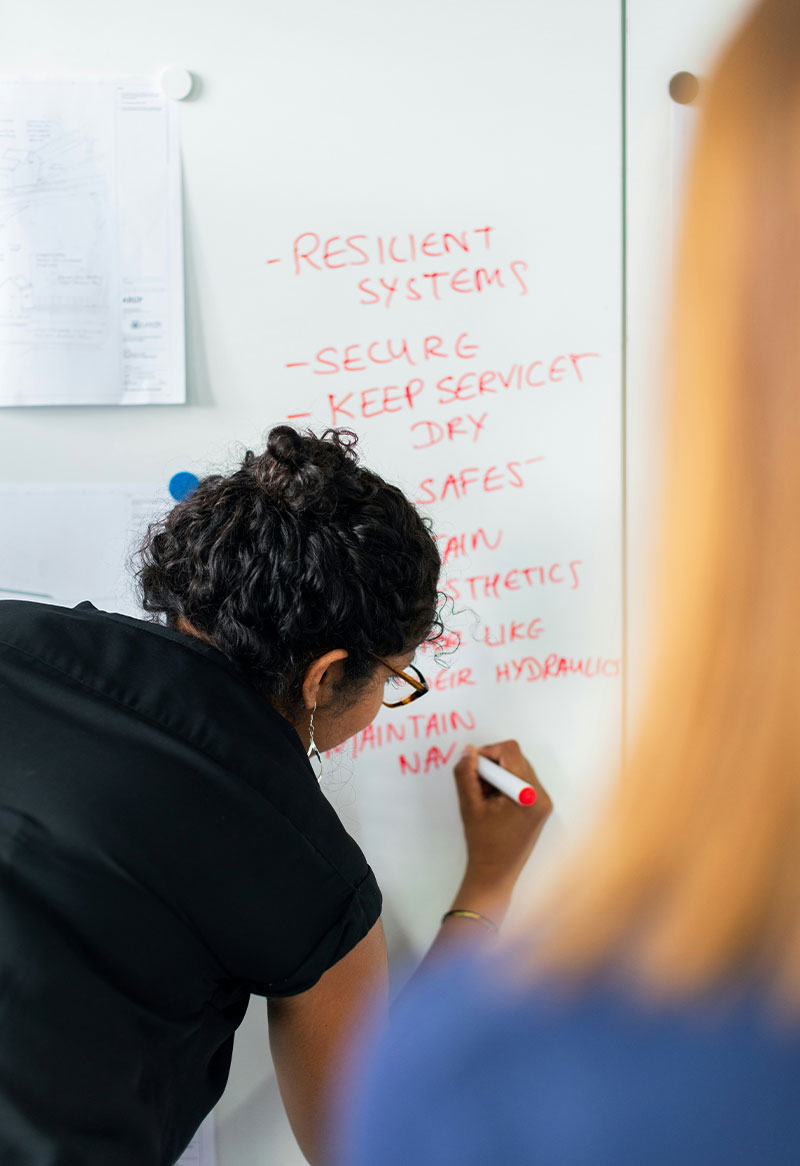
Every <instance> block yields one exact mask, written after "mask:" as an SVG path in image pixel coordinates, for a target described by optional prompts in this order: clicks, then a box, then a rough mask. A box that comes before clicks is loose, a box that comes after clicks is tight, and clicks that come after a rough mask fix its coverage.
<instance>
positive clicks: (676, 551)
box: [544, 0, 800, 1004]
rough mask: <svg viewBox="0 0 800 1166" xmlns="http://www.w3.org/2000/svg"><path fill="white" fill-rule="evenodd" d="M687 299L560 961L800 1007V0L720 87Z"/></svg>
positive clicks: (698, 175) (780, 5)
mask: <svg viewBox="0 0 800 1166" xmlns="http://www.w3.org/2000/svg"><path fill="white" fill-rule="evenodd" d="M703 104H704V108H703V111H702V114H701V125H700V129H699V137H698V142H697V147H696V151H695V157H694V163H693V167H692V173H691V179H690V188H689V195H688V203H687V207H686V211H685V217H684V228H683V240H682V251H681V257H680V263H679V270H678V276H677V283H676V297H675V311H674V344H673V353H674V363H673V371H672V376H673V380H674V385H673V396H672V402H673V408H672V426H671V442H670V454H671V457H670V462H669V476H668V478H669V480H668V505H667V514H666V521H665V530H664V544H663V552H662V560H661V574H660V579H661V587H660V598H661V602H660V605H659V608H658V610H659V611H660V613H661V620H660V633H659V640H660V648H659V649H658V651H657V653H656V660H657V667H656V669H655V673H654V681H653V685H652V691H651V693H650V699H649V701H648V703H647V709H646V713H645V715H644V717H643V720H642V724H641V728H640V730H639V732H638V734H637V737H636V740H635V742H634V745H633V747H632V749H631V753H630V759H629V762H628V764H627V765H626V767H625V772H624V773H623V775H622V780H621V782H620V784H619V786H618V788H617V790H616V791H615V793H614V795H613V796H612V799H611V802H610V804H609V805H608V806H607V808H606V811H605V815H604V817H603V820H602V823H601V824H600V825H599V826H598V827H597V829H596V831H595V832H594V834H593V836H592V837H591V839H590V840H589V843H588V845H587V846H586V848H585V849H584V850H583V851H582V852H581V855H580V857H579V859H578V861H577V863H576V864H575V865H574V867H573V868H572V869H571V870H570V871H569V873H568V875H567V877H566V879H565V881H564V882H563V883H562V884H561V885H560V886H559V889H558V894H557V897H556V902H555V903H551V904H550V916H549V917H550V918H551V919H552V920H554V923H553V925H552V927H551V929H550V933H549V935H548V938H547V941H546V943H545V956H544V962H545V965H549V966H550V967H551V968H552V967H556V968H560V969H562V970H577V971H582V970H583V971H586V970H589V969H592V968H596V967H598V966H600V965H602V964H606V963H608V962H619V961H622V962H623V963H627V964H628V965H629V966H633V967H634V968H635V969H636V971H637V974H638V975H639V977H640V978H641V979H642V980H643V982H644V983H645V984H646V985H649V986H651V987H653V988H655V989H658V990H663V991H667V992H672V993H687V992H695V991H699V990H702V989H704V988H706V987H709V986H711V985H713V984H717V983H719V982H720V981H722V980H726V979H730V978H731V977H733V978H735V977H736V976H738V975H741V974H742V973H743V972H744V971H748V970H749V971H750V972H752V973H754V974H756V975H759V976H766V977H768V978H770V979H771V980H772V981H773V982H774V983H775V984H777V985H779V986H780V988H781V990H782V991H783V992H784V993H788V994H789V995H790V996H791V997H792V999H793V1001H794V1002H795V1003H796V1004H800V4H797V3H796V0H765V2H762V3H761V4H759V5H758V6H757V7H756V8H755V10H754V11H753V13H752V15H751V16H750V18H749V20H748V21H747V22H746V24H745V25H744V27H743V28H742V29H741V30H740V31H739V32H738V34H737V35H736V37H735V39H734V40H733V41H732V42H731V44H730V45H729V46H728V48H727V49H726V51H725V53H724V54H723V56H722V58H721V60H720V62H719V63H718V66H717V68H716V69H715V71H714V74H713V77H712V78H711V80H710V82H709V84H708V86H707V90H706V92H705V96H704V103H703Z"/></svg>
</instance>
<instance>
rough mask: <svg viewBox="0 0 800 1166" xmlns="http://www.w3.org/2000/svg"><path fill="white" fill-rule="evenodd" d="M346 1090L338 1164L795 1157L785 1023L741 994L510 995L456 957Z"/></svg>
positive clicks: (792, 1165)
mask: <svg viewBox="0 0 800 1166" xmlns="http://www.w3.org/2000/svg"><path fill="white" fill-rule="evenodd" d="M352 1098H354V1099H355V1100H354V1101H353V1100H352ZM352 1098H351V1105H352V1108H351V1111H350V1113H349V1117H348V1120H347V1122H346V1131H345V1134H344V1138H343V1147H342V1159H341V1162H342V1166H344V1163H347V1166H490V1164H491V1166H522V1164H523V1163H524V1164H526V1166H529V1164H532V1163H535V1164H537V1166H538V1164H541V1166H676V1164H677V1163H680V1164H691V1166H739V1164H741V1166H745V1164H747V1166H798V1164H799V1163H800V1028H798V1026H797V1025H796V1024H790V1023H789V1022H788V1021H787V1020H786V1019H785V1018H784V1019H783V1020H781V1018H780V1017H779V1015H778V1013H777V1011H776V1008H775V1006H770V1005H768V1004H767V1003H766V1001H764V1000H761V999H760V998H754V997H753V996H752V995H751V996H749V997H747V998H742V997H740V998H739V999H738V1000H737V1001H736V1002H732V1001H730V1000H729V1001H728V1003H727V1004H725V1005H723V1004H721V1003H719V1004H713V1003H708V1002H706V1003H704V1004H701V1003H699V1002H697V1003H692V1004H686V1003H683V1004H673V1005H669V1006H667V1005H659V1006H655V1005H649V1006H648V1005H646V1004H645V1003H643V1002H642V1001H641V999H637V998H636V996H635V994H634V993H633V992H631V991H630V990H628V991H625V990H624V989H623V988H621V987H620V986H619V985H617V986H616V987H613V986H609V984H608V983H607V982H606V983H603V984H601V983H595V984H593V985H591V986H587V987H583V988H582V989H577V990H575V992H574V993H573V994H572V995H566V994H564V993H557V992H556V991H554V990H553V989H552V988H549V989H548V988H546V987H537V988H532V989H530V990H528V991H527V992H526V993H524V994H522V993H521V992H520V991H518V990H514V989H512V988H511V987H510V986H509V985H508V984H507V983H504V981H503V977H502V976H501V975H499V974H498V971H497V969H493V968H492V967H491V965H488V964H480V963H475V964H474V965H466V964H464V963H456V964H453V965H451V966H448V967H444V968H441V969H438V970H437V972H436V973H435V975H433V976H432V977H429V978H428V979H427V980H426V981H423V982H422V984H421V985H420V986H419V987H418V988H416V989H412V991H411V993H410V994H409V995H408V997H407V998H406V999H404V1000H403V1001H402V1003H401V1005H400V1008H399V1010H398V1011H397V1012H396V1013H395V1016H394V1019H393V1024H392V1029H391V1031H390V1032H389V1033H388V1034H386V1035H385V1036H384V1037H382V1038H381V1039H380V1041H379V1042H378V1043H377V1045H376V1046H375V1047H373V1048H372V1050H371V1051H370V1053H369V1054H368V1056H367V1058H366V1062H365V1064H364V1066H363V1067H362V1070H361V1076H360V1079H359V1081H358V1082H357V1084H356V1087H355V1088H354V1089H353V1091H352Z"/></svg>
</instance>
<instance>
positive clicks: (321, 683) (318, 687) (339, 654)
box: [303, 648, 347, 709]
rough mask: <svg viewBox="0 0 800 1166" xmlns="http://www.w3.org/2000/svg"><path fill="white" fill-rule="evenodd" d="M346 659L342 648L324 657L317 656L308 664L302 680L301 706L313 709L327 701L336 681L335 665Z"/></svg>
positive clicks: (334, 649) (335, 649)
mask: <svg viewBox="0 0 800 1166" xmlns="http://www.w3.org/2000/svg"><path fill="white" fill-rule="evenodd" d="M346 659H347V652H346V651H345V649H344V648H333V649H332V650H331V651H330V652H326V653H325V655H324V656H319V657H318V658H317V659H316V660H313V661H312V662H311V664H309V666H308V669H307V671H306V675H305V679H304V680H303V704H304V705H305V706H306V708H307V709H313V708H314V706H315V705H316V704H317V702H318V701H319V700H320V699H322V701H323V703H324V702H325V701H326V700H327V696H328V692H329V691H330V688H331V686H332V684H333V682H334V680H335V679H337V675H336V674H337V672H338V670H337V669H336V667H335V666H336V665H337V664H338V663H339V662H340V661H341V660H346Z"/></svg>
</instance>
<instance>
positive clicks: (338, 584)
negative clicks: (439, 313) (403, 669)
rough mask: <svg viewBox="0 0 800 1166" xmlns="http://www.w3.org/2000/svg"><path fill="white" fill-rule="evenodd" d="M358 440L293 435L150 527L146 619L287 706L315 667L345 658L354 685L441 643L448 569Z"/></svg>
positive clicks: (143, 579)
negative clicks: (195, 637)
mask: <svg viewBox="0 0 800 1166" xmlns="http://www.w3.org/2000/svg"><path fill="white" fill-rule="evenodd" d="M357 440H358V439H357V438H356V435H355V434H354V433H351V432H350V431H348V430H337V429H328V430H326V431H325V432H324V433H323V434H322V436H321V437H317V436H315V434H313V433H311V432H307V433H298V432H297V431H296V430H294V429H292V428H291V427H290V426H288V425H280V426H278V427H276V428H275V429H273V430H271V432H270V433H269V435H268V438H267V446H266V449H265V450H264V452H263V453H261V454H255V453H253V452H252V451H250V450H248V452H247V453H246V454H245V456H244V460H243V461H242V464H241V466H240V467H239V469H237V470H235V471H234V472H233V473H232V474H230V475H228V476H222V475H213V476H210V477H207V478H204V479H202V480H201V481H200V483H199V485H198V487H197V489H196V490H195V491H194V492H193V493H192V494H191V495H190V496H189V497H188V498H186V499H184V501H183V502H179V503H178V505H177V506H175V507H174V508H173V509H172V510H171V511H170V513H169V514H168V515H167V516H166V518H164V519H163V520H162V521H161V522H158V523H154V524H153V525H152V526H151V527H150V528H149V530H148V533H147V536H146V538H145V540H144V543H143V545H142V547H141V549H140V552H139V553H140V565H139V568H138V579H139V586H140V592H141V598H142V604H143V607H144V609H145V610H146V611H148V612H151V613H158V614H160V615H162V616H163V617H165V618H166V620H167V623H169V624H170V625H171V626H175V625H177V624H178V623H179V622H181V621H183V620H185V621H187V622H188V623H189V624H191V626H192V627H193V628H194V629H195V630H196V631H198V632H200V633H201V634H203V635H205V636H207V637H208V638H210V639H211V640H212V641H213V643H214V644H215V645H216V647H218V648H219V649H220V651H222V652H224V654H225V655H226V656H227V657H228V658H229V659H230V660H231V661H233V662H234V663H235V664H236V665H237V666H238V667H239V668H240V669H241V671H242V672H243V673H244V674H245V675H246V676H247V677H248V678H249V679H250V680H251V681H252V683H253V684H254V685H255V686H256V687H257V688H258V690H259V691H260V692H262V693H263V694H264V695H265V696H267V697H268V698H269V699H271V700H274V701H277V702H279V703H281V705H282V706H283V707H286V708H289V709H292V708H294V707H295V706H297V705H298V704H299V703H300V701H301V687H302V682H303V677H304V676H305V672H306V669H307V668H308V665H309V664H310V663H311V661H312V660H314V659H316V658H317V657H318V656H321V655H324V653H325V652H328V651H330V650H331V649H333V648H344V649H346V650H347V652H348V658H347V661H346V663H345V676H346V679H347V683H348V685H349V686H350V687H351V688H357V687H358V685H359V684H360V683H361V682H363V681H364V680H365V679H366V678H367V677H368V676H369V675H371V674H372V673H373V671H374V668H375V660H374V656H373V654H375V655H379V656H391V655H396V654H399V653H401V652H405V651H410V650H412V649H413V648H415V647H416V646H417V645H418V644H420V643H422V642H423V641H424V640H426V639H429V638H434V637H436V636H438V635H440V634H441V631H442V626H441V622H440V620H439V599H440V596H439V592H438V579H439V572H440V569H441V559H440V556H439V552H438V549H437V547H436V542H435V540H434V538H433V535H432V534H431V531H430V527H429V524H428V523H427V521H426V520H424V519H423V518H422V517H421V516H420V515H419V513H418V512H417V510H416V509H415V508H414V506H413V505H412V504H411V503H410V502H409V501H408V499H407V498H406V497H405V495H404V494H403V493H402V491H401V490H399V489H398V488H397V487H396V486H391V485H389V484H388V483H387V482H385V481H384V480H383V478H381V477H379V476H378V475H377V474H375V473H373V472H372V471H371V470H368V469H366V468H365V467H363V466H361V465H359V462H358V457H357V454H356V451H355V446H356V443H357Z"/></svg>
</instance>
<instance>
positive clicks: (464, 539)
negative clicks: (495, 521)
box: [434, 526, 503, 566]
mask: <svg viewBox="0 0 800 1166" xmlns="http://www.w3.org/2000/svg"><path fill="white" fill-rule="evenodd" d="M434 538H435V539H436V541H437V542H443V543H444V550H443V551H442V566H444V565H445V563H446V562H447V560H448V559H457V558H458V557H459V556H460V555H467V554H469V552H470V551H477V549H478V547H479V546H480V545H481V544H483V546H484V547H485V548H486V549H487V550H488V551H496V550H497V548H498V547H499V546H500V543H501V542H502V539H503V532H502V530H498V531H497V534H496V535H495V537H494V541H492V539H490V538H489V536H488V535H487V533H486V531H485V530H484V529H483V527H482V526H479V527H478V529H477V530H474V531H472V532H471V533H470V534H437V535H434Z"/></svg>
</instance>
